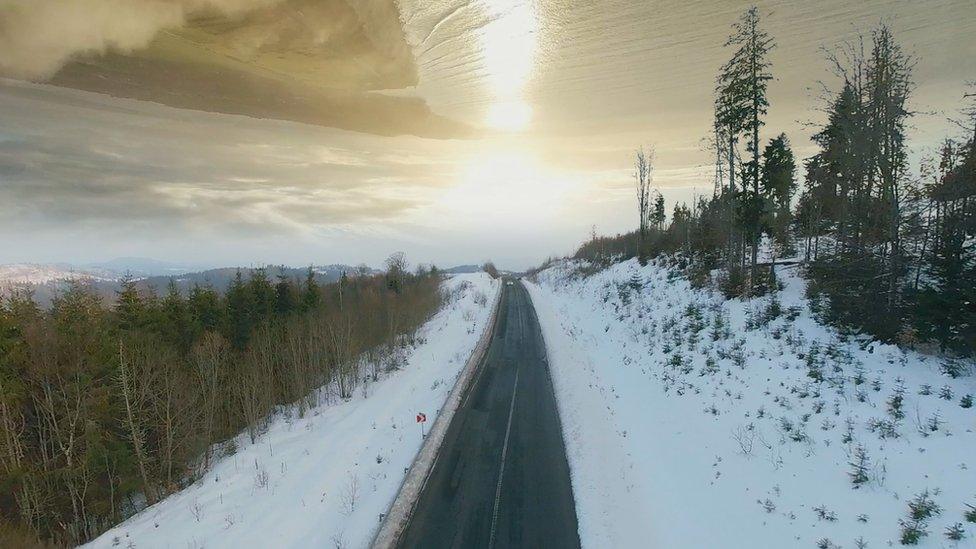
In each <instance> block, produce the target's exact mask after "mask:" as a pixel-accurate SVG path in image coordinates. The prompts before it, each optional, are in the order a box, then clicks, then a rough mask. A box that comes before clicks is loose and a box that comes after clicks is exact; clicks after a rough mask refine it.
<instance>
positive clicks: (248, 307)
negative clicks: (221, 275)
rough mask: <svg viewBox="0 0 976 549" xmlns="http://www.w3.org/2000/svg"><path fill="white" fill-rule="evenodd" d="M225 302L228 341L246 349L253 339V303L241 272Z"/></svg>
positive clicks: (228, 292) (230, 288)
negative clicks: (251, 338) (249, 341)
mask: <svg viewBox="0 0 976 549" xmlns="http://www.w3.org/2000/svg"><path fill="white" fill-rule="evenodd" d="M224 302H225V311H226V313H225V316H224V318H225V322H226V330H227V339H229V340H230V342H231V343H232V344H233V345H234V347H235V348H237V349H244V347H246V346H247V342H248V340H249V339H250V337H251V327H252V325H253V319H252V309H253V302H252V297H251V292H250V291H248V288H247V286H246V285H245V284H244V279H243V277H242V276H241V271H240V270H238V271H237V274H235V275H234V281H233V282H231V285H230V287H229V288H228V289H227V295H226V297H225V299H224Z"/></svg>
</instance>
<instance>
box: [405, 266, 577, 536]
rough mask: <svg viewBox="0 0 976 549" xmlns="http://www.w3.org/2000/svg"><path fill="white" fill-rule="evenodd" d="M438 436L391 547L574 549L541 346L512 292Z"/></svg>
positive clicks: (521, 296)
mask: <svg viewBox="0 0 976 549" xmlns="http://www.w3.org/2000/svg"><path fill="white" fill-rule="evenodd" d="M502 289H503V292H504V293H503V294H502V298H501V299H502V300H501V303H500V304H499V307H500V308H499V311H498V317H497V320H496V322H495V326H494V327H493V330H494V333H493V335H492V341H491V344H490V346H489V348H488V351H487V353H485V358H484V360H483V361H482V363H481V364H480V365H479V371H478V373H477V377H476V378H475V380H474V382H473V383H472V384H471V387H470V388H469V390H468V392H467V394H466V395H464V398H463V399H462V401H461V406H460V408H459V409H458V410H457V412H456V414H455V416H454V419H453V420H452V422H451V425H450V427H449V428H448V431H447V435H446V436H445V439H444V443H443V445H442V446H441V450H440V452H439V454H438V457H437V461H436V463H435V464H434V468H433V470H432V471H431V474H430V477H429V478H428V481H427V484H426V485H425V486H424V489H423V491H422V492H421V495H420V500H419V501H418V504H417V508H416V509H415V511H414V514H413V516H412V518H411V521H410V524H409V525H408V526H407V529H406V531H405V532H404V533H403V535H402V536H401V538H400V543H399V546H400V547H409V548H414V547H419V548H438V549H439V548H447V547H464V548H474V547H489V548H491V547H498V548H501V547H553V548H564V547H566V548H572V547H579V544H580V542H579V534H578V528H577V522H576V507H575V504H574V502H573V490H572V486H571V484H570V480H569V465H568V464H567V462H566V450H565V447H564V445H563V439H562V430H561V428H560V425H559V414H558V412H557V410H556V401H555V397H554V395H553V390H552V382H551V380H550V378H549V367H548V363H547V361H546V350H545V344H544V343H543V340H542V333H541V332H540V330H539V322H538V320H537V319H536V315H535V310H534V309H533V307H532V301H531V299H530V298H529V294H528V292H527V291H526V289H525V288H524V287H523V286H522V285H521V283H519V282H517V281H515V282H513V284H512V285H511V286H508V285H507V284H506V285H505V286H503V287H502Z"/></svg>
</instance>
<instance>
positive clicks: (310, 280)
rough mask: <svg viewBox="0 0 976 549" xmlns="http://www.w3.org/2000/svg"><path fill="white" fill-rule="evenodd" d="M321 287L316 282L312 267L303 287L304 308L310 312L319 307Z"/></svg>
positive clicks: (306, 275)
mask: <svg viewBox="0 0 976 549" xmlns="http://www.w3.org/2000/svg"><path fill="white" fill-rule="evenodd" d="M319 300H320V297H319V286H318V284H316V282H315V272H314V271H313V270H312V268H311V267H309V268H308V272H307V273H306V274H305V283H304V284H303V285H302V308H303V309H304V310H306V311H310V310H312V309H314V308H316V307H318V305H319Z"/></svg>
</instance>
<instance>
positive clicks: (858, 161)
mask: <svg viewBox="0 0 976 549" xmlns="http://www.w3.org/2000/svg"><path fill="white" fill-rule="evenodd" d="M725 46H726V48H728V49H729V50H730V51H731V56H730V58H729V60H728V62H727V63H725V64H724V65H723V66H722V67H721V69H720V71H719V74H718V76H717V78H716V87H715V103H714V127H713V132H712V134H711V135H710V136H709V137H708V139H707V141H708V144H709V148H710V149H711V151H712V152H713V153H714V159H715V178H714V188H715V190H714V193H713V195H712V196H710V197H709V196H704V197H700V198H698V199H697V200H696V201H695V202H694V203H693V204H691V205H690V206H689V205H687V204H676V205H675V206H674V209H673V212H672V213H671V216H670V219H669V220H668V219H667V218H668V216H667V215H666V211H665V203H664V198H663V196H662V195H661V194H660V193H659V192H655V191H654V190H653V184H652V182H653V153H652V152H646V151H644V150H643V149H642V150H640V151H638V152H637V155H636V160H635V163H634V178H635V188H636V205H637V210H638V214H639V219H640V224H639V228H638V229H637V230H636V231H634V232H633V233H628V234H624V235H617V236H616V237H599V236H596V235H595V234H594V235H593V236H592V237H591V239H590V240H589V242H586V243H584V244H583V245H582V246H581V247H580V248H579V250H578V251H577V253H576V257H577V258H582V259H588V260H590V261H592V262H594V264H600V263H603V264H605V263H607V262H609V261H614V260H617V259H619V258H621V257H635V256H636V257H638V258H639V259H640V261H641V262H642V263H645V262H646V261H647V260H648V259H649V258H652V257H656V256H659V255H662V254H667V255H669V256H670V257H673V258H674V259H675V261H676V262H677V263H678V265H679V266H680V267H681V268H683V269H685V270H686V274H687V275H688V276H689V278H690V279H691V280H692V282H693V283H695V284H697V285H705V284H715V285H716V286H718V287H719V288H721V290H722V291H723V293H725V295H726V296H727V297H730V298H732V297H740V296H741V297H745V296H755V295H760V294H764V293H767V292H770V291H772V290H775V289H776V268H777V261H778V260H779V261H783V260H788V261H789V263H790V264H797V265H799V267H800V268H801V269H803V270H804V272H805V273H806V276H807V279H808V281H809V285H808V294H809V295H808V297H809V298H810V299H811V301H812V303H813V304H814V305H815V307H816V309H817V310H818V311H819V313H820V314H821V315H822V317H823V320H824V321H826V322H829V323H831V324H834V325H836V326H838V327H840V328H841V329H844V330H848V331H849V332H850V333H854V332H860V333H864V334H868V335H869V336H871V337H873V338H877V339H879V340H882V341H886V342H895V343H898V344H901V345H903V346H907V347H912V348H915V347H922V348H926V349H932V350H937V351H940V352H943V353H945V356H946V360H945V362H944V364H945V366H944V368H945V369H946V373H947V374H950V375H953V376H956V375H960V374H961V373H963V371H964V370H965V369H966V366H965V364H966V363H967V362H969V361H971V359H973V358H974V357H976V93H969V94H967V95H966V96H965V97H962V98H960V99H961V105H960V111H959V114H958V116H957V117H955V118H956V119H952V120H947V121H946V124H947V127H946V132H947V133H946V135H954V136H955V137H953V138H946V139H945V141H944V142H943V143H942V145H941V146H940V147H939V148H938V150H936V151H930V152H929V153H928V154H927V155H925V156H923V158H922V160H921V162H920V163H919V164H920V165H918V166H912V165H910V160H909V159H910V156H911V154H910V153H911V151H910V144H909V143H908V141H907V137H906V133H907V129H908V128H909V127H910V124H911V119H912V117H913V116H915V115H916V114H917V111H915V110H913V109H914V107H913V105H912V93H913V91H914V89H915V84H914V81H913V79H912V73H913V69H914V68H915V67H916V64H917V63H919V62H921V60H918V59H916V58H915V57H913V56H912V55H910V54H909V53H907V52H906V50H905V49H904V47H903V46H902V45H901V44H899V43H898V41H897V40H896V37H895V36H894V34H893V32H892V30H891V28H890V27H889V26H888V25H886V24H884V23H882V24H880V25H878V26H877V27H876V28H875V29H874V30H873V31H872V32H871V33H870V35H869V36H863V37H861V38H860V39H858V40H856V41H853V42H849V43H846V44H844V45H842V46H841V47H840V48H838V49H837V50H835V51H828V52H827V53H826V62H827V63H828V64H829V65H830V66H831V67H832V68H833V72H834V74H835V75H836V77H837V79H836V80H837V81H838V82H840V84H839V86H836V89H832V88H831V87H830V86H827V85H824V90H825V91H824V97H823V106H822V109H823V111H824V112H825V114H826V116H825V118H826V120H825V121H824V122H823V123H822V124H821V125H820V126H819V127H818V128H817V131H816V133H815V134H814V136H813V141H814V143H815V144H816V146H817V148H818V152H817V153H816V154H814V155H813V156H811V157H810V158H807V159H805V160H803V161H802V162H800V161H798V159H797V158H796V157H795V155H794V153H793V151H792V148H791V145H790V140H789V137H788V136H787V135H785V134H782V133H780V134H778V135H776V136H775V137H773V138H772V139H769V140H768V141H766V142H763V141H761V140H760V130H761V129H763V128H764V125H765V121H764V119H765V117H766V115H767V113H768V111H769V109H770V108H773V107H772V106H771V105H770V102H769V98H768V94H767V86H768V83H769V81H770V80H772V79H773V78H774V71H773V69H774V67H773V66H772V64H771V62H770V60H769V59H770V52H771V51H773V49H774V48H775V40H774V38H773V37H772V36H770V35H768V34H767V33H766V32H765V31H764V30H763V28H762V22H761V17H760V13H759V11H758V10H757V9H755V8H752V9H749V10H747V11H746V12H745V13H744V14H743V15H742V17H741V19H740V20H739V21H738V22H737V23H736V24H735V25H734V26H733V29H732V33H731V35H730V36H729V39H728V41H727V42H726V44H725ZM971 85H976V84H971ZM771 133H774V134H775V133H776V132H775V131H773V132H771ZM798 172H799V174H798ZM800 175H802V177H803V185H802V186H801V185H800V184H799V181H798V177H799V176H800ZM764 242H765V243H767V245H766V246H763V243H764ZM761 248H762V249H764V250H767V251H768V252H769V253H767V254H766V255H768V256H770V257H766V258H762V260H761V258H760V249H761ZM967 359H968V360H967Z"/></svg>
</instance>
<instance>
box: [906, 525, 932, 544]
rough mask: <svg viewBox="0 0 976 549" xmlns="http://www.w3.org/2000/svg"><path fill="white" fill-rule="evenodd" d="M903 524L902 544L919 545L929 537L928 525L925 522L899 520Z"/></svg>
mask: <svg viewBox="0 0 976 549" xmlns="http://www.w3.org/2000/svg"><path fill="white" fill-rule="evenodd" d="M898 522H899V524H901V538H900V541H901V544H902V545H918V542H919V541H921V539H922V538H923V537H925V536H927V535H929V533H928V531H926V529H925V528H926V526H927V525H926V524H925V522H924V521H916V520H899V521H898Z"/></svg>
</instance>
